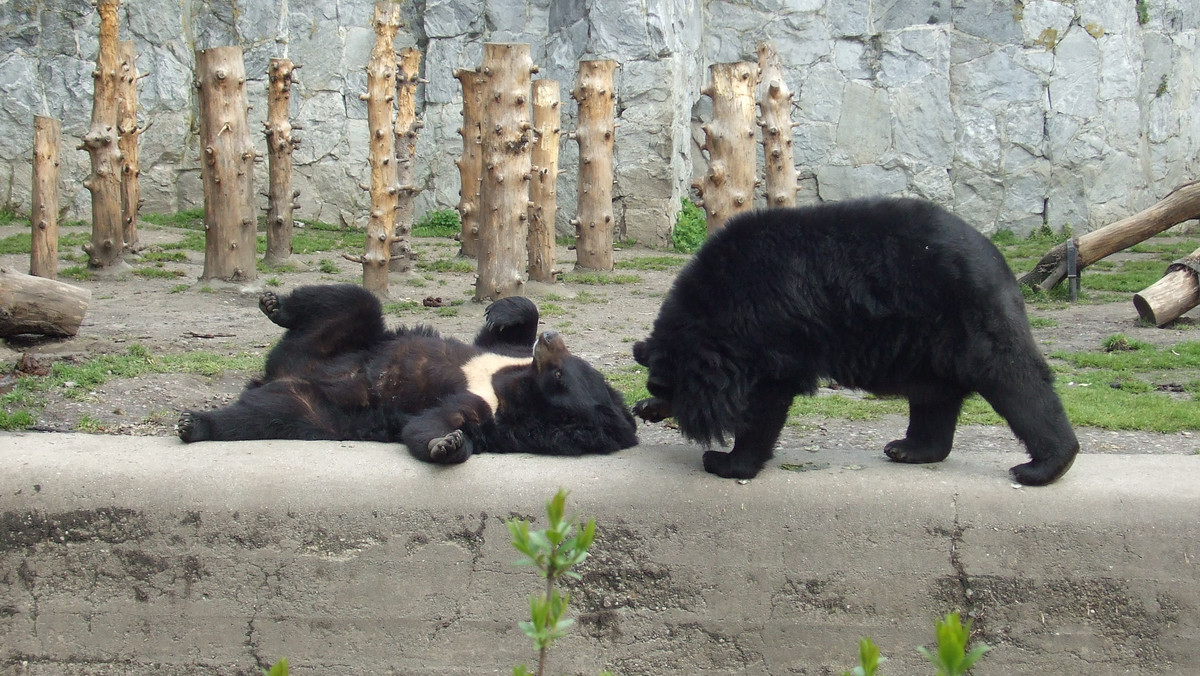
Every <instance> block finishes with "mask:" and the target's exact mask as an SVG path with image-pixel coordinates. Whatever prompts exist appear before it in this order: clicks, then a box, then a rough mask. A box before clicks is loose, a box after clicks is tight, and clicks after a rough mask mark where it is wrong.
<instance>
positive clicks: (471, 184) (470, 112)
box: [454, 68, 487, 258]
mask: <svg viewBox="0 0 1200 676" xmlns="http://www.w3.org/2000/svg"><path fill="white" fill-rule="evenodd" d="M454 77H455V79H457V80H458V81H459V83H460V84H461V85H462V89H463V112H462V118H463V125H462V127H460V128H459V130H458V135H459V136H461V137H462V144H463V150H462V155H461V156H460V157H459V158H458V159H457V160H455V161H454V164H456V165H457V166H458V176H459V185H460V187H459V189H458V217H459V219H460V221H461V222H462V234H461V235H460V236H459V241H460V243H461V244H462V251H461V253H462V255H463V256H466V257H468V258H476V257H478V256H479V186H480V180H481V178H482V176H481V175H482V173H483V134H482V131H481V127H482V124H483V88H484V83H485V82H486V81H487V78H485V77H484V76H483V74H482V73H480V72H479V71H477V70H465V69H462V68H459V69H458V70H456V71H454Z"/></svg>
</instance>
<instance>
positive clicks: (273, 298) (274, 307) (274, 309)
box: [258, 291, 279, 324]
mask: <svg viewBox="0 0 1200 676" xmlns="http://www.w3.org/2000/svg"><path fill="white" fill-rule="evenodd" d="M258 309H260V310H262V313H263V314H264V315H266V316H267V319H270V320H271V321H273V322H275V323H276V324H278V323H279V322H278V321H276V318H277V317H278V316H279V295H278V294H276V293H275V292H274V291H264V292H263V293H262V295H261V296H259V297H258Z"/></svg>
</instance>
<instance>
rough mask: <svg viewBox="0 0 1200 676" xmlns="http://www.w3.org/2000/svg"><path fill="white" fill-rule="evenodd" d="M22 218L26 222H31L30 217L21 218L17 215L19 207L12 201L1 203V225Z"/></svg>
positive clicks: (9, 223)
mask: <svg viewBox="0 0 1200 676" xmlns="http://www.w3.org/2000/svg"><path fill="white" fill-rule="evenodd" d="M20 220H24V221H25V223H28V222H29V219H27V218H26V219H21V218H19V217H18V216H17V207H16V206H15V205H14V204H12V203H11V202H6V203H4V204H0V225H12V223H13V222H15V221H20Z"/></svg>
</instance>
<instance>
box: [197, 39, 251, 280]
mask: <svg viewBox="0 0 1200 676" xmlns="http://www.w3.org/2000/svg"><path fill="white" fill-rule="evenodd" d="M196 89H197V90H198V91H199V97H198V98H199V104H200V106H199V107H200V147H201V148H202V151H201V162H200V170H201V171H200V173H201V178H202V179H203V181H204V230H205V233H204V273H203V275H202V276H201V279H204V280H210V279H221V280H225V281H228V282H248V281H252V280H254V279H257V277H258V270H257V269H256V268H255V258H256V253H257V252H256V251H255V248H256V247H255V244H256V231H257V223H256V220H255V212H254V204H253V196H254V160H255V156H256V155H255V152H254V145H253V144H252V143H251V141H250V121H249V104H248V103H247V97H246V64H245V63H244V62H243V60H242V48H241V47H236V46H235V47H215V48H213V49H202V50H200V51H197V52H196Z"/></svg>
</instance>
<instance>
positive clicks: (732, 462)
mask: <svg viewBox="0 0 1200 676" xmlns="http://www.w3.org/2000/svg"><path fill="white" fill-rule="evenodd" d="M761 469H762V465H761V464H754V463H748V462H746V461H745V460H744V459H740V458H738V457H736V456H735V455H734V454H733V453H722V452H721V451H705V452H704V471H705V472H708V473H709V474H716V475H717V476H719V477H721V478H722V479H753V478H754V477H756V476H758V472H759V470H761Z"/></svg>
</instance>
